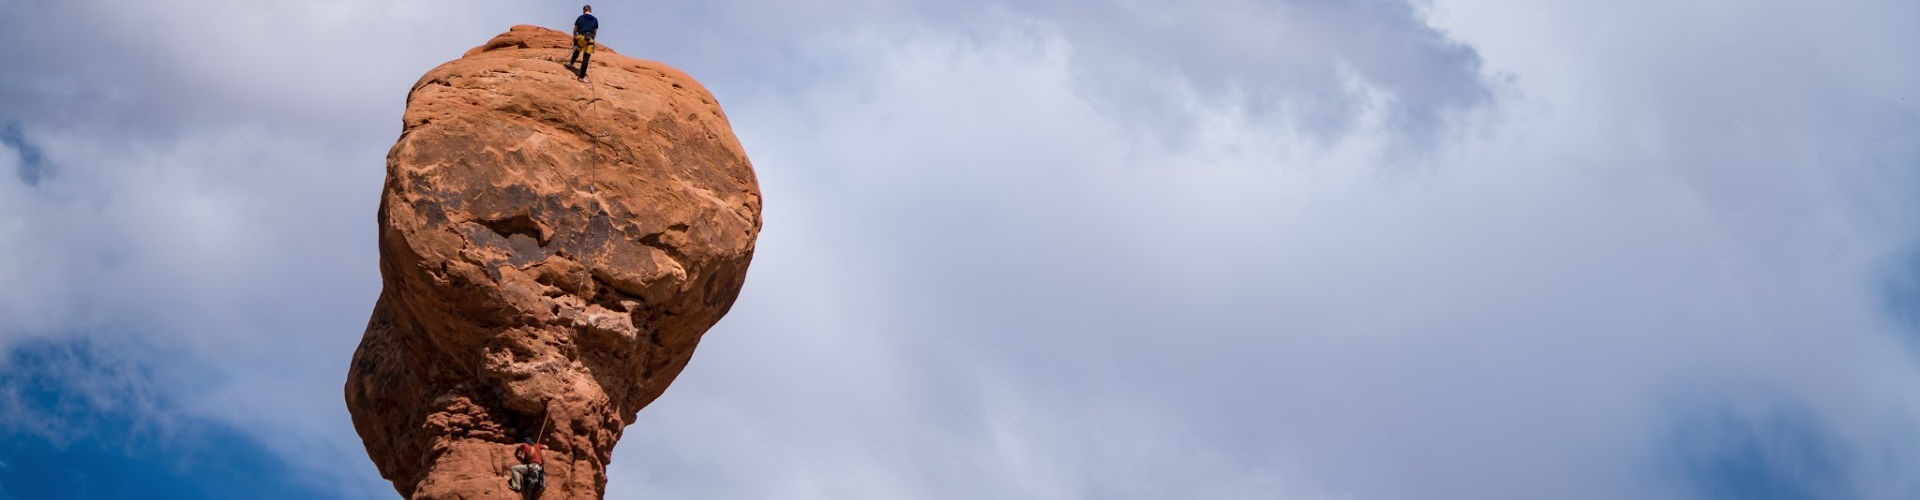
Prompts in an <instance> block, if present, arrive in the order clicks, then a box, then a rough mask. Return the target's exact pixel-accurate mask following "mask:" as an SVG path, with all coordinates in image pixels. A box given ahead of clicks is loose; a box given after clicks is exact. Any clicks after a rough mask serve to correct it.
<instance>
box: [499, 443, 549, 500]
mask: <svg viewBox="0 0 1920 500" xmlns="http://www.w3.org/2000/svg"><path fill="white" fill-rule="evenodd" d="M545 449H547V445H544V444H538V443H535V442H533V438H527V439H526V440H525V441H523V442H521V443H520V444H519V445H518V446H514V447H513V458H516V459H519V460H520V465H515V466H513V475H512V476H509V477H508V478H507V488H508V489H512V490H513V491H518V492H520V493H521V496H522V497H523V498H540V490H542V489H545V488H546V487H547V470H546V460H545V459H544V458H542V457H541V456H540V450H545Z"/></svg>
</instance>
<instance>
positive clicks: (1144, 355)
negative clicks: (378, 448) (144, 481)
mask: <svg viewBox="0 0 1920 500" xmlns="http://www.w3.org/2000/svg"><path fill="white" fill-rule="evenodd" d="M598 7H599V8H598V9H596V10H600V11H603V12H601V15H602V17H605V18H608V20H609V22H608V23H607V24H608V27H609V29H608V31H607V33H606V34H605V36H604V37H603V38H604V39H605V40H606V41H607V43H609V44H610V45H612V46H614V47H615V48H617V49H619V50H621V51H622V52H623V53H628V54H633V55H638V56H642V57H651V58H657V59H660V60H663V61H666V62H669V63H673V64H676V65H679V66H681V67H683V68H686V69H688V70H690V71H691V72H693V74H695V75H696V76H699V77H701V78H702V80H703V82H705V83H706V84H708V86H709V87H711V88H713V89H714V90H715V91H716V93H717V94H718V96H719V97H720V99H721V101H722V102H723V103H724V104H725V105H726V106H727V110H728V113H729V116H730V117H731V118H732V120H733V122H734V124H735V126H736V129H737V132H738V133H739V134H740V136H741V139H742V141H743V143H744V144H745V145H746V146H747V148H748V150H749V153H750V154H751V155H752V157H753V158H754V160H755V164H756V166H757V167H758V168H759V170H760V172H761V174H762V181H763V183H764V184H763V187H764V188H765V190H766V193H767V214H766V217H767V221H768V225H767V229H766V233H765V234H764V239H763V241H762V246H761V248H760V252H759V254H758V257H757V261H756V263H755V267H754V271H753V273H752V276H751V277H750V279H749V281H748V286H747V289H746V291H745V292H744V294H743V297H742V299H741V301H740V302H739V304H738V305H737V307H735V309H734V315H733V316H731V317H730V318H729V319H728V320H726V321H724V322H722V324H721V326H720V327H719V328H718V329H717V330H716V331H714V332H713V333H712V335H710V336H709V337H708V338H707V340H706V341H705V342H706V344H705V345H704V347H703V349H702V350H701V355H700V356H699V359H698V360H697V361H695V362H694V363H693V364H692V365H691V367H690V369H689V371H688V372H687V373H686V375H685V376H683V377H682V379H681V380H680V381H679V382H678V383H677V384H676V387H675V388H674V389H673V390H672V391H669V394H668V396H667V397H666V398H664V399H662V400H661V401H660V402H659V403H657V404H656V405H655V406H654V407H653V408H650V409H648V410H647V411H646V412H644V413H643V414H642V416H641V421H640V422H639V423H638V424H637V425H636V426H635V427H633V428H632V429H631V430H630V432H629V433H628V435H627V438H626V441H624V443H625V444H624V445H623V446H622V447H621V448H620V452H619V453H620V456H619V457H617V460H616V462H615V466H614V470H613V479H612V495H610V496H612V497H615V498H628V497H647V498H651V497H663V496H671V497H677V498H809V497H818V498H869V497H871V498H901V497H909V498H981V497H989V496H993V497H1016V498H1074V497H1080V498H1410V497H1417V498H1489V497H1493V498H1508V497H1531V498H1543V497H1544V498H1713V497H1714V496H1715V495H1718V494H1722V493H1721V492H1720V490H1716V489H1715V488H1717V486H1716V485H1717V484H1720V483H1716V482H1715V481H1718V480H1720V479H1723V478H1725V477H1728V476H1716V475H1714V474H1712V473H1710V472H1711V470H1712V469H1714V468H1715V467H1729V465H1728V464H1732V465H1731V467H1734V468H1739V467H1738V466H1740V465H1741V464H1743V463H1745V462H1742V461H1743V460H1747V461H1754V460H1758V462H1754V463H1756V464H1758V465H1754V466H1752V467H1749V468H1748V469H1750V472H1747V473H1749V474H1757V476H1755V478H1756V480H1760V481H1762V482H1764V481H1780V482H1781V483H1780V484H1782V485H1783V486H1781V488H1782V490H1783V491H1784V490H1792V489H1796V488H1798V489H1801V490H1803V491H1809V492H1814V493H1829V492H1838V493H1854V494H1857V495H1856V496H1859V497H1865V498H1905V497H1911V496H1913V492H1915V491H1916V488H1920V484H1916V481H1915V479H1913V477H1912V474H1910V473H1905V472H1903V471H1909V470H1914V467H1912V465H1913V464H1914V463H1915V460H1916V458H1915V457H1914V456H1913V455H1912V453H1911V451H1910V450H1913V449H1920V447H1916V446H1913V445H1914V444H1915V433H1914V432H1913V429H1914V427H1913V426H1912V425H1911V422H1912V421H1913V417H1914V416H1915V415H1916V414H1917V413H1916V412H1920V408H1916V403H1920V401H1916V400H1915V399H1914V398H1910V397H1906V396H1904V395H1903V394H1901V393H1900V392H1899V388H1900V387H1909V386H1911V385H1912V383H1913V382H1915V381H1916V380H1915V378H1916V373H1915V370H1914V366H1913V362H1914V360H1913V357H1912V356H1913V351H1911V350H1910V349H1906V348H1900V347H1899V346H1901V345H1902V344H1901V342H1902V341H1901V340H1900V337H1899V335H1902V334H1903V333H1902V332H1903V330H1902V329H1901V327H1900V325H1899V323H1898V321H1897V318H1895V317H1893V316H1890V315H1888V314H1887V310H1886V309H1887V307H1886V306H1887V301H1888V300H1895V301H1896V302H1897V301H1898V300H1900V299H1898V298H1897V297H1898V295H1897V294H1895V297H1896V298H1894V299H1889V298H1888V296H1887V292H1886V291H1887V283H1889V282H1893V283H1899V282H1901V281H1899V280H1901V279H1907V278H1901V277H1900V275H1889V274H1888V271H1887V270H1888V269H1898V268H1899V267H1900V264H1899V262H1901V261H1898V260H1896V259H1899V258H1900V256H1902V255H1907V256H1910V255H1911V253H1910V252H1911V251H1912V248H1913V243H1914V241H1915V236H1916V234H1914V229H1913V228H1914V227H1920V226H1915V225H1914V224H1913V223H1914V222H1916V221H1914V220H1913V216H1912V214H1913V213H1920V212H1915V211H1914V210H1913V208H1914V202H1915V201H1916V199H1917V198H1916V196H1915V194H1916V192H1915V188H1916V187H1920V182H1914V181H1915V180H1916V179H1915V178H1914V175H1915V172H1914V171H1913V169H1912V166H1913V165H1915V164H1916V161H1920V144H1916V141H1915V140H1914V139H1913V138H1914V137H1920V134H1915V133H1914V132H1915V128H1916V123H1920V120H1916V119H1915V117H1916V116H1920V113H1917V112H1916V111H1917V108H1916V105H1915V103H1914V102H1913V101H1912V100H1911V97H1910V96H1908V94H1910V92H1911V90H1910V89H1913V88H1920V68H1916V67H1915V65H1914V64H1912V63H1911V62H1908V61H1907V59H1906V58H1902V57H1901V56H1902V55H1904V52H1907V51H1906V50H1904V48H1905V47H1913V46H1916V43H1915V42H1916V40H1914V37H1915V33H1920V30H1916V29H1914V28H1915V27H1914V26H1911V20H1912V19H1915V18H1916V17H1915V16H1913V15H1910V14H1912V10H1913V8H1914V7H1911V6H1902V5H1890V4H1887V3H1877V2H1864V1H1862V2H1842V3H1835V4H1831V5H1828V6H1825V7H1822V8H1821V9H1820V10H1819V11H1818V12H1799V11H1796V10H1795V9H1793V8H1790V7H1786V6H1773V5H1748V4H1740V5H1729V4H1725V3H1714V2H1697V3H1686V4H1669V3H1664V2H1639V3H1636V2H1627V3H1624V4H1623V3H1620V2H1608V3H1605V4H1599V3H1596V4H1592V5H1587V4H1581V3H1555V4H1538V3H1534V2H1481V3H1441V4H1438V5H1433V6H1427V5H1424V4H1409V3H1402V2H1357V3H1353V2H1349V3H1331V2H1282V3H1232V2H1229V3H1221V4H1208V5H1200V6H1189V7H1188V8H1185V9H1177V10H1176V9H1173V8H1171V7H1164V6H1159V5H1148V4H1133V3H1126V2H1107V3H1099V4H1086V3H1065V2H1038V3H1023V4H1011V3H1009V4H993V5H987V6H952V5H950V4H936V3H930V2H928V3H914V2H880V1H852V0H847V1H841V2H835V3H828V4H820V3H813V2H804V3H803V2H771V3H757V4H748V3H727V2H664V3H657V4H652V5H651V6H650V7H648V8H647V9H646V10H639V9H634V8H632V7H628V6H624V5H601V6H598ZM623 9H631V10H626V11H623ZM1903 9H1904V10H1903ZM570 10H571V7H569V8H568V9H555V11H554V12H546V11H544V10H542V11H539V12H535V9H534V8H533V7H531V6H526V5H521V4H518V3H511V2H499V3H497V4H483V5H477V6H475V5H468V4H465V3H459V4H457V5H456V3H454V2H427V1H417V2H344V3H341V2H335V3H326V4H309V3H287V2H239V1H224V2H223V1H207V2H198V3H194V2H188V3H180V2H168V3H165V4H151V5H149V4H142V3H137V2H106V1H94V2H61V3H54V2H14V3H8V4H5V5H4V6H0V14H4V15H0V28H5V30H4V31H5V32H7V33H15V34H18V38H17V39H14V40H10V43H0V67H7V68H9V69H14V68H21V69H22V71H18V72H15V71H9V72H8V75H4V76H0V90H4V93H0V104H3V105H0V122H14V123H19V124H20V125H19V126H18V132H19V133H18V134H16V136H17V137H18V138H19V141H13V142H7V143H6V144H5V146H4V147H0V166H4V167H8V169H9V170H10V172H9V173H12V174H15V175H5V176H0V179H3V180H5V181H7V182H0V237H4V238H0V255H5V256H6V257H7V258H5V259H0V282H4V283H7V284H8V285H7V286H4V287H0V312H4V314H0V341H12V340H15V339H18V338H22V337H25V336H56V335H74V334H75V333H74V332H85V333H83V334H84V335H88V336H94V337H100V338H102V339H104V340H105V341H106V342H107V343H109V344H111V343H115V342H119V343H124V344H126V345H129V346H133V347H131V348H136V349H137V348H140V347H139V346H141V345H143V344H163V345H168V346H171V347H173V348H175V349H178V351H179V352H182V353H183V354H181V355H180V358H181V359H182V361H181V364H182V365H183V366H182V367H174V368H170V369H174V370H186V371H194V370H204V371H205V372H207V373H210V375H206V376H207V377H208V378H210V379H212V381H211V382H208V383H206V384H203V385H195V386H193V387H183V388H171V389H170V390H176V391H179V392H181V393H182V394H176V395H171V397H170V399H171V400H173V401H182V402H184V403H185V406H187V407H189V408H192V409H196V411H200V412H204V413H207V414H214V415H217V417H218V418H220V419H223V420H226V421H231V422H234V423H236V424H237V425H240V426H241V427H243V428H246V429H249V430H251V431H252V432H255V433H256V434H258V435H260V436H262V437H263V441H265V442H268V443H270V444H271V445H273V446H275V447H276V448H277V449H280V450H282V451H285V452H286V453H287V454H288V456H289V457H292V459H293V460H295V461H296V462H297V464H296V465H303V466H306V467H309V468H311V469H312V470H314V471H317V472H319V473H323V474H327V475H334V476H339V477H338V479H339V482H340V483H341V484H344V485H346V486H345V487H344V488H346V489H347V490H348V491H349V492H350V493H347V494H346V495H347V496H364V495H356V494H353V493H366V492H378V491H381V490H382V488H381V487H380V486H379V485H378V483H377V478H374V477H373V474H374V472H373V469H372V468H371V467H368V466H367V465H370V464H366V463H364V459H361V458H359V456H360V454H361V451H360V449H359V446H358V444H357V442H356V441H354V438H353V437H352V432H351V429H350V428H349V427H348V424H347V420H346V416H345V413H344V412H343V411H341V410H342V408H340V403H339V398H338V387H339V383H340V382H339V381H340V376H341V374H340V371H341V368H343V367H344V366H345V359H346V357H347V355H348V353H350V352H351V349H352V346H353V345H354V343H355V342H356V341H357V339H358V335H359V328H360V327H361V326H362V324H363V322H364V320H365V314H366V309H367V307H368V306H369V305H370V304H371V303H372V300H373V294H374V293H375V290H376V287H377V274H376V273H377V272H376V270H375V267H374V257H373V241H372V235H373V232H372V229H373V227H372V211H373V209H374V202H375V193H376V192H377V190H378V189H379V187H378V186H379V182H380V181H379V179H380V178H381V177H380V176H381V165H382V164H383V163H382V157H383V155H384V152H385V150H386V147H387V146H388V145H389V144H390V141H391V140H392V134H393V133H394V132H396V131H397V127H396V125H397V120H395V119H396V118H397V116H398V113H399V112H400V104H401V103H400V99H401V98H402V97H403V96H404V91H403V90H402V89H404V88H406V87H407V85H409V84H410V83H411V82H412V81H413V80H414V79H415V78H417V76H418V75H419V74H420V73H421V72H423V71H424V70H425V69H427V68H429V67H431V66H432V65H434V64H438V63H439V62H440V61H444V60H446V59H450V58H452V57H456V56H457V55H458V54H459V53H460V52H462V51H464V50H465V49H466V48H467V47H469V46H471V45H474V44H477V43H479V42H480V41H482V40H484V39H485V38H486V37H488V36H491V35H492V34H494V33H497V32H499V31H501V30H504V29H505V27H506V26H507V25H510V24H515V23H524V22H539V23H540V24H546V25H549V26H561V25H563V24H564V23H565V22H566V20H567V19H569V18H570V17H571V15H572V13H571V12H570ZM75 20H85V21H86V22H89V23H93V24H91V25H89V26H93V27H97V28H103V29H91V30H88V31H91V32H98V33H102V35H101V36H98V37H91V38H84V39H82V40H80V41H75V42H73V43H54V42H53V40H63V38H61V37H59V36H57V35H58V34H60V33H67V32H71V31H72V30H74V29H76V26H74V25H73V23H75V22H77V21H75ZM9 36H10V37H12V36H13V35H9ZM1490 74H1501V75H1510V77H1509V78H1507V79H1503V80H1501V83H1499V87H1498V89H1497V91H1496V90H1495V89H1496V87H1494V86H1493V85H1491V84H1489V83H1487V82H1486V81H1485V80H1486V79H1487V78H1488V77H1487V75H1490ZM1496 96H1497V98H1498V99H1499V100H1498V101H1496V100H1495V99H1496ZM1408 143H1426V144H1428V146H1426V147H1424V148H1418V149H1416V150H1414V151H1413V152H1410V153H1409V152H1405V151H1402V152H1398V153H1396V152H1395V151H1396V148H1401V147H1402V145H1404V144H1408ZM22 144H31V145H33V147H34V148H35V149H36V150H37V151H38V156H39V157H40V158H41V164H42V168H44V169H45V170H43V172H51V174H50V175H43V176H41V177H40V182H38V183H37V184H29V183H25V182H12V181H13V180H14V179H19V178H23V177H22V176H23V175H24V174H23V173H24V172H25V170H24V169H23V168H22V165H24V163H22V160H21V159H22V158H24V157H25V155H23V154H20V153H21V152H20V150H21V149H23V148H22V147H21V145H22ZM1406 163H1419V164H1423V165H1426V166H1427V167H1428V168H1423V169H1404V168H1398V167H1401V166H1403V165H1404V164H1406ZM1889 276H1893V277H1892V278H1889ZM1896 289H1897V288H1896ZM189 365H191V366H189ZM1776 414H1790V415H1791V416H1790V417H1776V416H1775V415H1776ZM1774 436H1789V437H1793V436H1812V437H1805V438H1804V439H1805V441H1804V442H1801V444H1793V445H1790V446H1787V447H1786V448H1784V449H1782V450H1778V451H1777V453H1779V454H1784V455H1787V458H1782V459H1778V460H1773V459H1771V458H1770V457H1772V455H1768V454H1767V453H1772V452H1769V451H1766V450H1762V451H1761V452H1758V453H1759V455H1755V454H1754V453H1755V452H1752V451H1750V450H1747V449H1746V448H1747V447H1750V446H1749V445H1750V444H1751V443H1754V442H1764V440H1766V439H1769V438H1770V437H1774ZM1796 439H1802V438H1796ZM1755 457H1759V458H1755ZM1805 457H1816V458H1818V457H1827V458H1819V459H1818V460H1817V461H1816V462H1819V463H1827V464H1837V465H1831V466H1823V465H1819V463H1814V464H1813V465H1808V463H1803V462H1797V461H1796V460H1798V459H1800V458H1805ZM1769 460H1770V461H1769ZM339 464H360V465H361V466H360V467H358V468H353V467H348V468H342V467H340V466H339ZM1821 467H1827V468H1828V469H1836V470H1827V471H1824V472H1823V471H1822V470H1818V469H1821ZM1702 468H1704V469H1709V473H1703V472H1699V470H1696V469H1702ZM1803 474H1810V475H1811V476H1809V477H1813V478H1814V479H1811V480H1803V479H1799V478H1798V477H1799V476H1800V475H1803ZM1731 477H1734V478H1735V479H1734V480H1736V481H1737V480H1738V478H1739V477H1741V476H1738V475H1735V476H1731ZM1829 496H1831V495H1829Z"/></svg>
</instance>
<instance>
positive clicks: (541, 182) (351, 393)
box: [346, 26, 760, 499]
mask: <svg viewBox="0 0 1920 500" xmlns="http://www.w3.org/2000/svg"><path fill="white" fill-rule="evenodd" d="M570 42H571V41H570V40H569V37H568V36H567V35H566V34H564V33H561V32H558V31H553V30H548V29H544V28H538V27H533V26H515V27H513V29H512V30H511V31H508V32H507V33H504V34H501V35H499V36H497V37H494V38H493V40H491V41H488V42H487V43H486V44H485V45H482V46H480V47H477V48H474V49H473V50H471V51H468V52H467V53H466V55H465V56H464V57H462V58H460V59H458V60H454V61H452V62H448V63H446V64H443V65H441V66H440V67H438V68H434V69H433V70H432V71H429V72H427V74H426V76H424V77H422V78H421V79H420V81H419V82H418V83H416V84H414V86H413V90H412V92H411V93H409V94H408V96H407V107H406V114H405V115H404V117H403V127H404V128H403V129H402V130H401V133H400V139H399V141H398V142H397V143H395V144H394V146H393V149H392V150H391V151H390V152H389V153H388V155H387V178H386V187H385V190H384V191H383V193H382V196H381V200H380V212H379V223H380V274H381V278H382V281H383V284H384V286H385V288H384V289H383V290H382V291H381V293H380V299H379V301H378V302H377V303H376V304H374V309H373V317H372V319H371V320H369V321H368V323H367V329H366V333H365V335H364V337H363V338H362V339H361V341H360V347H359V349H358V350H357V351H355V352H354V356H353V363H352V366H351V367H350V368H349V371H348V374H347V383H346V401H347V408H348V410H349V411H350V412H351V413H352V415H353V424H354V428H355V429H357V430H358V431H359V433H360V437H361V439H362V440H363V441H364V442H365V445H366V448H367V454H368V455H370V456H371V457H372V458H373V462H374V464H375V465H377V466H378V467H379V469H380V474H381V475H382V476H384V477H386V478H387V479H388V480H391V481H393V485H394V489H396V490H398V491H399V492H400V495H401V496H403V497H407V498H415V499H453V498H460V499H483V498H499V499H512V498H518V496H517V495H516V494H515V493H513V492H510V491H508V489H507V480H506V478H507V474H508V470H509V467H511V466H512V465H514V464H516V463H518V462H517V461H516V460H515V459H514V458H513V445H514V443H517V442H519V441H520V440H521V439H522V438H524V437H538V438H539V440H540V442H541V443H543V444H545V445H547V446H548V447H549V448H550V449H549V450H548V451H547V452H546V463H547V465H546V469H547V484H548V487H547V491H546V493H545V495H543V496H542V498H547V499H556V498H558V499H585V498H600V497H601V496H602V495H603V494H604V493H605V489H606V483H607V478H606V465H607V462H608V461H609V460H610V459H611V457H612V454H613V447H614V444H615V443H616V442H618V441H619V440H620V434H621V431H622V430H623V429H624V428H625V427H626V426H627V425H628V424H631V423H633V421H634V418H635V417H636V415H637V413H638V412H639V411H640V409H641V408H643V407H645V406H646V405H647V404H648V403H650V402H652V401H653V400H654V399H655V398H658V397H660V394H661V392H662V391H664V390H666V388H667V385H668V384H669V383H672V382H673V379H674V377H675V376H677V375H678V374H679V373H680V370H681V369H682V368H683V367H685V366H686V364H687V360H688V359H689V358H691V357H692V356H693V351H694V346H695V345H696V344H697V343H699V341H700V336H701V335H702V334H703V333H704V332H706V331H707V329H708V328H709V327H712V326H713V325H714V323H715V322H717V321H719V320H720V317H721V316H722V315H725V314H726V313H727V309H728V308H729V307H731V306H732V305H733V301H734V298H735V297H736V296H737V295H738V293H739V290H740V286H741V283H742V280H743V279H744V278H745V276H746V272H747V263H748V261H749V260H751V258H752V257H753V249H754V238H755V237H756V236H757V235H758V234H759V231H760V193H759V187H758V185H757V182H756V181H755V179H754V174H753V168H752V166H751V165H750V164H749V163H748V161H747V156H746V154H745V153H744V152H743V151H742V150H741V148H740V144H739V142H738V141H737V140H735V139H734V136H733V132H732V130H731V129H730V128H729V127H728V124H727V119H726V116H725V115H723V114H722V113H721V111H720V106H719V105H718V104H716V103H715V102H714V99H713V96H712V95H711V94H709V93H708V92H707V91H706V89H705V88H703V87H701V86H700V84H698V83H695V82H694V81H693V79H692V78H690V77H688V76H687V75H686V74H684V73H681V72H680V71H678V70H675V69H673V68H670V67H667V66H665V65H662V64H660V63H656V62H651V61H642V60H638V59H633V58H629V57H625V56H622V55H619V54H616V53H613V51H611V50H607V49H606V48H605V47H601V48H600V49H599V52H598V53H596V54H594V57H593V67H592V68H591V69H590V74H589V76H590V78H591V79H592V83H591V84H588V83H581V82H578V81H576V80H575V78H574V76H573V74H572V73H570V71H569V70H568V69H566V68H565V67H563V64H564V63H565V62H566V60H567V56H568V53H569V50H570V47H571V43H570Z"/></svg>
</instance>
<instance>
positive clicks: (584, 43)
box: [567, 5, 600, 83]
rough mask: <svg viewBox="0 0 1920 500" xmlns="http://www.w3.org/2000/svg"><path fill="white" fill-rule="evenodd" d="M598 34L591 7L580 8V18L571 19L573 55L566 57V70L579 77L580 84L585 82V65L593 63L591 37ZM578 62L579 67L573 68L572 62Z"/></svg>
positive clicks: (597, 24)
mask: <svg viewBox="0 0 1920 500" xmlns="http://www.w3.org/2000/svg"><path fill="white" fill-rule="evenodd" d="M599 32H600V20H599V19H596V18H594V17H593V6H592V5H582V6H580V17H577V18H574V19H573V55H571V56H567V69H572V70H574V73H575V74H578V75H580V82H581V83H585V82H586V81H587V65H588V64H590V62H591V61H593V35H595V34H597V33H599ZM574 59H579V60H580V67H579V68H578V69H575V68H574V67H573V60H574Z"/></svg>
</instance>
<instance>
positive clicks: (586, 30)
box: [573, 14, 600, 37]
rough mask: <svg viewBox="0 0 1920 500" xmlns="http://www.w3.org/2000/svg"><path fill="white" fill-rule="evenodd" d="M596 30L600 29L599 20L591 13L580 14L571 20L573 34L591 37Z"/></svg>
mask: <svg viewBox="0 0 1920 500" xmlns="http://www.w3.org/2000/svg"><path fill="white" fill-rule="evenodd" d="M597 31H600V20H599V19H595V18H594V17H593V14H581V15H580V17H578V18H575V19H574V20H573V34H575V35H586V36H589V37H591V36H594V35H595V32H597Z"/></svg>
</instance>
